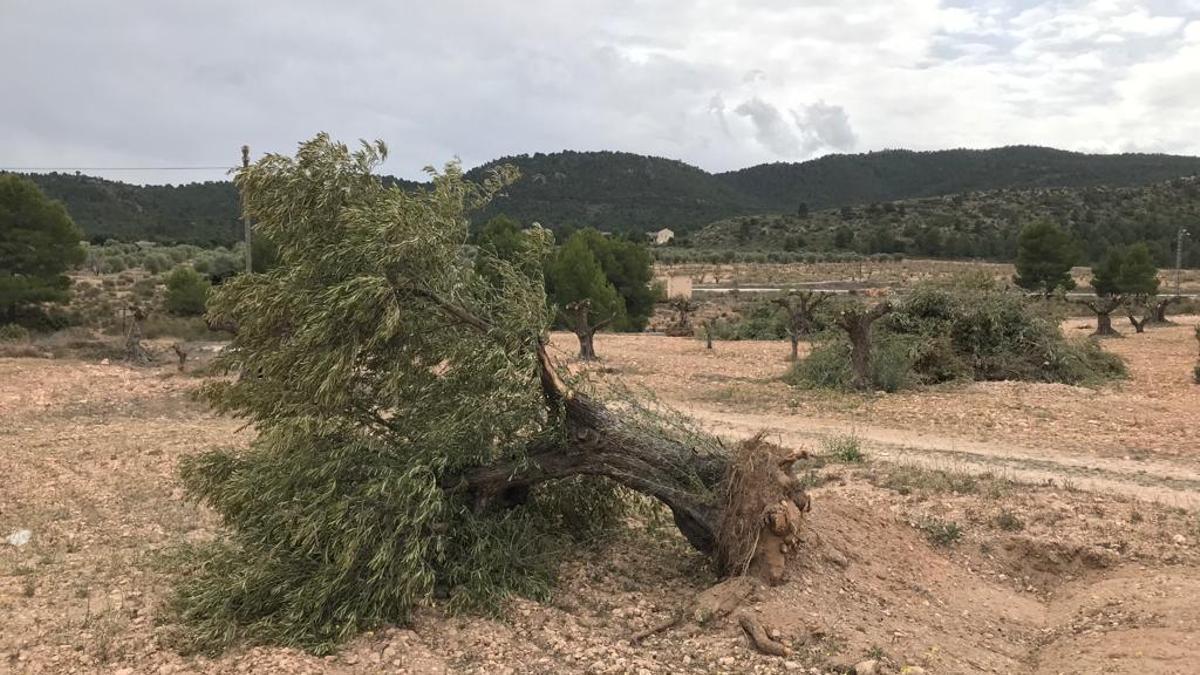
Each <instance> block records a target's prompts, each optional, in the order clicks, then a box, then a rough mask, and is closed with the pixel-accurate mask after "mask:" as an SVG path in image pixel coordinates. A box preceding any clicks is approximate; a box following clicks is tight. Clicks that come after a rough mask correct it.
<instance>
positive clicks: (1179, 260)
mask: <svg viewBox="0 0 1200 675" xmlns="http://www.w3.org/2000/svg"><path fill="white" fill-rule="evenodd" d="M1187 233H1188V231H1187V230H1186V229H1184V228H1182V227H1181V228H1179V234H1178V235H1176V237H1175V297H1179V281H1180V275H1181V274H1182V273H1183V238H1184V236H1186V235H1187Z"/></svg>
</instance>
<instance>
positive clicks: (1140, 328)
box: [1129, 309, 1153, 333]
mask: <svg viewBox="0 0 1200 675" xmlns="http://www.w3.org/2000/svg"><path fill="white" fill-rule="evenodd" d="M1152 317H1153V314H1147V315H1146V316H1143V317H1142V318H1141V319H1140V320H1139V319H1138V318H1137V317H1136V316H1134V314H1133V310H1132V309H1131V310H1130V311H1129V323H1130V325H1132V326H1133V330H1134V332H1136V333H1144V332H1146V322H1148V321H1149V320H1150V319H1151V318H1152Z"/></svg>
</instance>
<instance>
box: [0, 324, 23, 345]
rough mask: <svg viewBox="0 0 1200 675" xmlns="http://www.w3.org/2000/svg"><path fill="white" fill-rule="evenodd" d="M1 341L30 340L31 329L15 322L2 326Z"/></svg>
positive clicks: (0, 331) (0, 330)
mask: <svg viewBox="0 0 1200 675" xmlns="http://www.w3.org/2000/svg"><path fill="white" fill-rule="evenodd" d="M0 342H29V330H28V329H27V328H25V327H24V326H21V325H19V324H15V323H6V324H4V325H2V326H0Z"/></svg>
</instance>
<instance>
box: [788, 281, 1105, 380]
mask: <svg viewBox="0 0 1200 675" xmlns="http://www.w3.org/2000/svg"><path fill="white" fill-rule="evenodd" d="M849 359H850V345H849V343H848V342H847V341H846V338H845V336H844V335H843V334H841V333H836V332H834V333H825V334H824V335H823V336H821V338H820V339H819V341H818V345H817V346H816V347H815V348H814V349H813V351H812V352H811V354H810V355H809V357H808V358H807V359H805V360H804V361H802V362H800V363H798V364H797V365H796V366H795V367H794V368H793V371H792V373H791V374H790V376H789V379H790V381H791V382H792V383H793V384H800V385H806V386H812V387H826V388H828V387H833V388H844V387H848V386H849V385H850V383H851V382H852V372H851V370H850V363H849ZM871 369H872V373H871V378H872V381H873V384H874V386H875V388H876V389H882V390H884V391H896V390H898V389H902V388H904V387H907V386H912V385H919V384H937V383H941V382H951V381H955V380H1020V381H1027V382H1061V383H1064V384H1096V383H1099V382H1103V381H1105V380H1110V379H1113V378H1119V377H1123V376H1124V375H1125V372H1126V371H1125V364H1124V362H1123V361H1121V359H1120V358H1119V357H1118V356H1116V355H1114V354H1111V353H1109V352H1105V351H1104V350H1103V349H1102V348H1101V347H1100V346H1099V345H1098V344H1097V343H1095V342H1093V341H1091V340H1086V339H1078V340H1072V339H1067V338H1065V337H1063V334H1062V331H1061V330H1060V329H1059V317H1058V315H1057V314H1056V313H1055V312H1054V311H1053V310H1047V309H1046V306H1045V303H1043V302H1040V301H1030V300H1028V299H1026V298H1025V297H1024V296H1022V295H1019V294H1016V293H1010V292H1006V291H1003V290H1000V289H997V288H995V287H994V286H993V285H992V284H991V282H984V281H982V280H979V279H975V280H973V282H972V283H969V284H967V285H966V287H965V288H957V289H954V288H947V287H944V286H934V285H925V286H922V287H919V288H918V289H916V290H915V291H914V292H913V293H912V294H911V295H909V296H908V297H907V298H905V299H904V300H903V301H902V302H901V303H899V305H898V306H897V308H896V310H895V311H894V312H892V313H891V314H889V315H887V316H885V317H884V318H883V319H881V320H880V321H879V322H878V323H877V324H876V325H875V327H874V329H873V331H872V363H871Z"/></svg>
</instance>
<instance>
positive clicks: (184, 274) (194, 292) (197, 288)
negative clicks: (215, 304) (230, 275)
mask: <svg viewBox="0 0 1200 675" xmlns="http://www.w3.org/2000/svg"><path fill="white" fill-rule="evenodd" d="M211 286H212V284H210V283H209V281H208V279H205V278H204V277H203V276H201V275H200V273H199V272H197V271H196V270H194V269H192V268H191V267H188V266H186V265H182V266H180V267H176V268H175V269H174V270H173V271H172V272H171V273H170V274H169V275H167V298H166V303H165V306H166V309H167V311H168V312H170V313H171V314H176V315H179V316H199V315H201V314H203V313H204V304H205V302H207V300H208V291H209V288H211Z"/></svg>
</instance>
